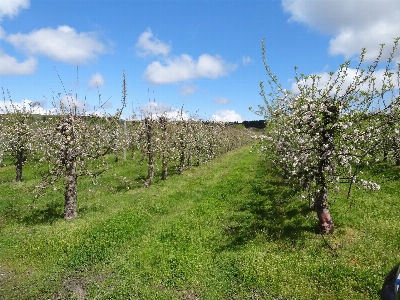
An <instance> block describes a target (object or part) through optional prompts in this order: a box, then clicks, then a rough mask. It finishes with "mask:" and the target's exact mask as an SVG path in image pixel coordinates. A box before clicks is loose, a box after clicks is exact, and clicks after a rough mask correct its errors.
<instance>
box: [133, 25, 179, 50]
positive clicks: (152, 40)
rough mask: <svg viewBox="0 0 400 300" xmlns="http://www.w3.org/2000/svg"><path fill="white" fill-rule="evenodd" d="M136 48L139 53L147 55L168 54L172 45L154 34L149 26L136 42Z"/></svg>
mask: <svg viewBox="0 0 400 300" xmlns="http://www.w3.org/2000/svg"><path fill="white" fill-rule="evenodd" d="M136 48H137V49H138V52H137V53H138V55H140V56H147V55H160V54H161V55H164V56H167V55H168V54H169V52H170V51H171V47H170V46H169V45H167V44H165V43H163V42H161V41H160V40H159V39H157V38H156V37H154V36H153V32H152V31H151V29H150V28H147V30H146V31H145V32H143V33H142V34H141V35H140V36H139V39H138V42H137V43H136Z"/></svg>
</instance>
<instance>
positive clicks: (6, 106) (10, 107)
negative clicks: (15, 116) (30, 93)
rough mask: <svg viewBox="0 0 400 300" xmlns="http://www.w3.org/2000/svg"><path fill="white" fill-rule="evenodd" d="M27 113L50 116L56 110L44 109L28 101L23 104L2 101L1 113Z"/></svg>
mask: <svg viewBox="0 0 400 300" xmlns="http://www.w3.org/2000/svg"><path fill="white" fill-rule="evenodd" d="M24 110H25V111H27V112H31V113H33V114H39V115H49V114H53V113H54V112H55V110H54V109H44V108H43V107H42V106H40V105H39V104H38V102H33V101H31V100H28V99H24V100H22V101H21V102H14V101H13V102H12V103H11V102H10V101H0V113H7V112H9V113H10V112H14V111H24Z"/></svg>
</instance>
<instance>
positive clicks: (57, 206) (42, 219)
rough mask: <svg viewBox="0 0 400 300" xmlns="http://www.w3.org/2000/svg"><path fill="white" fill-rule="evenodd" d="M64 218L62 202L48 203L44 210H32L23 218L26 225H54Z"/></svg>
mask: <svg viewBox="0 0 400 300" xmlns="http://www.w3.org/2000/svg"><path fill="white" fill-rule="evenodd" d="M63 218H64V211H63V203H62V201H51V202H48V203H47V204H46V205H45V206H44V208H32V209H31V210H30V211H29V212H28V214H27V215H26V216H25V217H23V218H22V222H23V223H25V224H26V225H37V224H53V223H54V222H55V221H56V220H60V219H63Z"/></svg>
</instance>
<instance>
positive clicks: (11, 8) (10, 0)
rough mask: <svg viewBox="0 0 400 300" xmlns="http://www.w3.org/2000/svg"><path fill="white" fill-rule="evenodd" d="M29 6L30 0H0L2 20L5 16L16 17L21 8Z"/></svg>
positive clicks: (0, 18)
mask: <svg viewBox="0 0 400 300" xmlns="http://www.w3.org/2000/svg"><path fill="white" fill-rule="evenodd" d="M28 7H29V0H1V1H0V21H1V20H2V18H3V16H9V17H10V18H12V17H15V16H16V15H18V14H19V12H20V10H21V9H24V8H28Z"/></svg>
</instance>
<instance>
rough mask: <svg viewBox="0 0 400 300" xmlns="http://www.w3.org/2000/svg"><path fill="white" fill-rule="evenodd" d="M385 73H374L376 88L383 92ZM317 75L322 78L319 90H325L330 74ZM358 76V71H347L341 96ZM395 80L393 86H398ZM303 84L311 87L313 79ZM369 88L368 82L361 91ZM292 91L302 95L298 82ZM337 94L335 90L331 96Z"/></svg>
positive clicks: (340, 91)
mask: <svg viewBox="0 0 400 300" xmlns="http://www.w3.org/2000/svg"><path fill="white" fill-rule="evenodd" d="M385 72H386V71H385V70H384V69H380V70H376V71H375V72H374V77H375V78H376V79H375V88H376V89H377V90H381V89H382V82H383V78H384V75H385ZM392 72H393V73H395V72H396V71H392ZM315 75H317V76H320V77H321V79H320V81H319V83H318V88H323V87H325V86H326V85H327V84H328V81H329V78H330V75H329V73H327V72H322V73H318V74H315ZM356 75H357V70H356V69H352V68H349V69H348V70H347V76H346V77H345V78H344V82H343V85H342V88H341V89H340V90H339V94H344V92H345V91H346V89H347V87H349V86H350V85H351V84H352V82H353V81H354V78H355V76H356ZM336 77H337V72H335V74H334V75H333V76H332V78H333V79H335V78H336ZM393 80H394V82H393V84H394V85H395V86H397V83H396V79H395V78H393ZM332 81H333V80H331V82H332ZM339 82H340V80H339ZM386 82H387V81H386ZM301 84H302V85H303V84H306V85H309V86H311V85H312V79H308V80H307V81H306V82H304V81H302V82H301ZM368 87H369V85H368V81H367V82H365V84H363V85H361V86H360V90H361V91H368ZM291 91H292V92H293V93H295V94H298V93H300V90H299V88H298V86H297V84H296V82H293V83H292V87H291ZM335 92H336V88H333V89H332V92H331V95H334V93H335Z"/></svg>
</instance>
